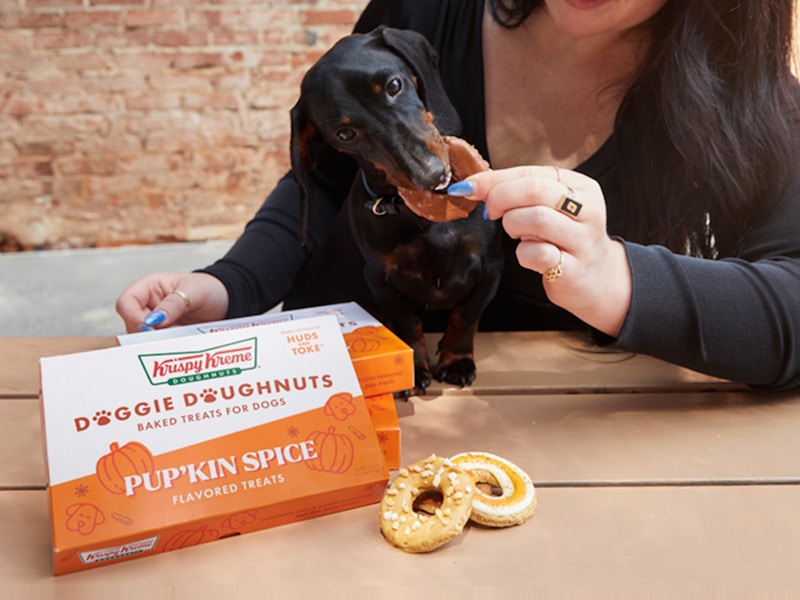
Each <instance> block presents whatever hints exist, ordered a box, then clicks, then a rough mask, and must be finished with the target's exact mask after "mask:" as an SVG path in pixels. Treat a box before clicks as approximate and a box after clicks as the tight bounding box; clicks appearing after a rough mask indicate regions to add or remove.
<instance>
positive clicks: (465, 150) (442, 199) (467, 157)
mask: <svg viewBox="0 0 800 600" xmlns="http://www.w3.org/2000/svg"><path fill="white" fill-rule="evenodd" d="M443 139H444V141H445V144H446V145H447V153H448V155H449V157H450V171H451V178H450V180H451V183H452V182H456V181H461V180H463V179H466V178H467V177H469V176H470V175H474V174H475V173H480V172H481V171H487V170H488V169H489V163H487V162H486V161H485V160H484V159H483V157H482V156H481V155H480V154H479V153H478V151H477V150H476V149H475V148H474V147H473V146H472V145H471V144H469V143H468V142H466V141H464V140H462V139H461V138H457V137H453V136H444V138H443ZM397 193H398V195H399V196H400V197H401V198H402V199H403V202H404V203H405V205H406V206H408V208H409V209H411V211H412V212H413V213H415V214H416V215H418V216H420V217H422V218H423V219H428V220H429V221H437V222H439V221H455V220H456V219H464V218H466V217H467V216H469V214H470V213H471V212H472V211H473V210H474V209H475V207H476V206H477V204H478V203H477V202H475V201H474V200H466V199H464V198H457V197H454V196H448V195H447V194H445V193H443V192H436V191H433V190H418V189H412V188H398V190H397Z"/></svg>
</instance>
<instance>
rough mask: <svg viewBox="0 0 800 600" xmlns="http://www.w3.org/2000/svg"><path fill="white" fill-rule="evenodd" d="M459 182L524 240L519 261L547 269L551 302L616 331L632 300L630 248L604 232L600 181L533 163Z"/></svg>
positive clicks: (511, 233) (465, 192) (538, 269)
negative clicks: (627, 250) (626, 250)
mask: <svg viewBox="0 0 800 600" xmlns="http://www.w3.org/2000/svg"><path fill="white" fill-rule="evenodd" d="M470 184H471V187H470ZM455 186H456V187H455V189H454V190H453V189H452V186H451V190H449V192H450V193H454V194H457V195H466V197H467V198H472V199H474V200H484V201H485V202H486V212H487V214H488V216H489V218H491V219H501V220H502V224H503V228H504V229H505V230H506V232H507V233H508V235H509V236H511V237H512V238H514V239H518V240H520V243H519V246H518V247H517V260H518V261H519V263H520V265H522V266H523V267H525V268H526V269H531V270H532V271H536V272H538V273H542V274H543V279H544V289H545V292H546V293H547V297H548V298H549V299H550V301H551V302H553V303H554V304H556V305H558V306H561V307H562V308H564V309H566V310H568V311H569V312H571V313H572V314H574V315H575V316H576V317H578V318H579V319H581V320H582V321H584V322H585V323H587V324H588V325H591V326H592V327H595V328H596V329H598V330H600V331H602V332H604V333H606V334H608V335H610V336H612V337H617V336H618V335H619V332H620V329H621V328H622V324H623V323H624V321H625V317H626V315H627V313H628V308H629V306H630V301H631V272H630V266H629V264H628V258H627V255H626V253H625V247H624V246H623V244H622V243H621V242H619V241H616V240H612V239H611V238H610V237H609V236H608V234H607V233H606V205H605V199H604V198H603V193H602V191H601V190H600V186H599V185H598V183H597V182H596V181H594V180H593V179H591V178H589V177H586V176H585V175H582V174H580V173H577V172H575V171H568V170H565V169H559V168H557V167H539V166H529V167H514V168H510V169H500V170H497V171H486V172H483V173H478V174H476V175H473V176H471V177H469V178H467V180H466V183H465V182H460V183H457V184H455ZM565 200H566V205H565V204H564V201H565Z"/></svg>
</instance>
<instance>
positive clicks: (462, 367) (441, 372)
mask: <svg viewBox="0 0 800 600" xmlns="http://www.w3.org/2000/svg"><path fill="white" fill-rule="evenodd" d="M477 373H478V371H477V369H476V368H475V361H474V360H472V357H470V356H464V357H461V358H457V359H454V360H451V361H450V362H445V361H440V362H439V364H438V365H436V368H435V369H434V371H433V375H434V377H436V381H445V382H447V383H452V384H454V385H459V386H461V387H462V388H463V387H465V386H468V385H472V382H473V381H475V377H476V376H477Z"/></svg>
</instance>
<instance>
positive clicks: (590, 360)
mask: <svg viewBox="0 0 800 600" xmlns="http://www.w3.org/2000/svg"><path fill="white" fill-rule="evenodd" d="M428 339H429V343H430V346H431V348H435V340H436V336H428ZM114 345H115V340H114V338H103V337H86V338H80V337H77V338H72V337H63V338H0V356H2V357H3V361H0V398H3V397H20V396H26V395H27V396H36V395H37V394H38V392H39V363H38V359H39V357H41V356H53V355H57V354H70V353H73V352H84V351H87V350H95V349H99V348H104V347H111V346H114ZM476 359H477V363H478V378H477V380H476V381H475V383H474V385H473V386H472V387H471V388H465V389H464V390H461V389H460V388H457V387H454V386H451V385H442V384H438V383H436V384H434V385H433V386H432V388H431V389H430V390H429V392H428V395H429V396H436V395H439V394H442V393H454V392H455V393H458V394H469V393H473V394H509V393H514V394H522V393H528V394H529V393H533V394H546V393H596V392H602V393H608V392H639V391H650V392H654V391H705V390H723V391H724V390H731V389H741V388H742V386H741V385H738V384H734V383H731V382H728V381H724V380H721V379H716V378H714V377H709V376H706V375H702V374H700V373H696V372H694V371H690V370H688V369H683V368H681V367H677V366H675V365H671V364H669V363H665V362H663V361H660V360H657V359H654V358H651V357H649V356H644V355H632V354H629V353H620V352H612V351H606V350H602V349H599V348H597V347H595V346H594V345H592V344H591V343H590V342H589V340H588V338H587V337H586V336H584V335H582V334H578V333H569V332H553V331H540V332H511V333H501V332H491V333H489V332H485V333H479V334H478V338H477V340H476Z"/></svg>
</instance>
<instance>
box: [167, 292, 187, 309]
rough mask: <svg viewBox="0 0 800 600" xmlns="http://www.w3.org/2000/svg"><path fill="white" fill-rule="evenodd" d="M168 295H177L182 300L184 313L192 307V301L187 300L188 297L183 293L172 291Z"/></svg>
mask: <svg viewBox="0 0 800 600" xmlns="http://www.w3.org/2000/svg"><path fill="white" fill-rule="evenodd" d="M170 294H177V295H178V296H180V297H181V298H183V304H184V309H183V310H184V312H185V311H187V310H189V307H190V306H191V305H192V301H191V300H189V296H187V295H186V293H185V292H182V291H181V290H172V291H171V292H170Z"/></svg>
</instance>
